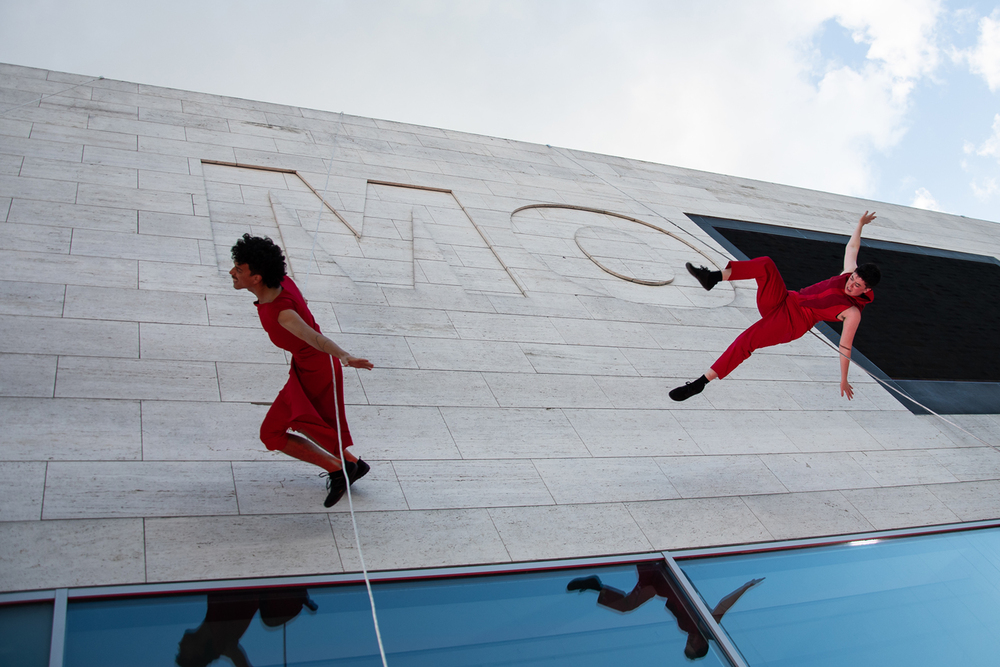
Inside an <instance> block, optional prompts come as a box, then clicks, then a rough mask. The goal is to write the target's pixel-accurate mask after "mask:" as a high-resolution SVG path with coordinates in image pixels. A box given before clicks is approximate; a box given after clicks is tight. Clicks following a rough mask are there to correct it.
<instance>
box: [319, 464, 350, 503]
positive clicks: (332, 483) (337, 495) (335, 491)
mask: <svg viewBox="0 0 1000 667" xmlns="http://www.w3.org/2000/svg"><path fill="white" fill-rule="evenodd" d="M325 474H326V490H327V491H328V493H327V494H326V500H324V501H323V507H333V506H334V505H336V504H337V501H338V500H340V499H341V498H343V497H344V493H346V492H347V478H346V477H344V471H343V470H334V471H333V472H328V473H325Z"/></svg>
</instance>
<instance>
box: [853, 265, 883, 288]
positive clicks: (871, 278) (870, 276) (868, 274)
mask: <svg viewBox="0 0 1000 667" xmlns="http://www.w3.org/2000/svg"><path fill="white" fill-rule="evenodd" d="M854 272H855V273H856V274H858V277H859V278H861V279H862V280H863V281H865V285H867V286H868V289H872V288H873V287H875V286H876V285H878V281H880V280H882V272H881V271H879V269H878V266H877V265H875V264H871V263H869V264H862V265H861V266H859V267H858V268H856V269H854Z"/></svg>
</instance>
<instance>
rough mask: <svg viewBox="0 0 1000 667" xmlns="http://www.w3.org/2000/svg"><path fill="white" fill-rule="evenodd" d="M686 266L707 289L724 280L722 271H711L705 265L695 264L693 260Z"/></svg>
mask: <svg viewBox="0 0 1000 667" xmlns="http://www.w3.org/2000/svg"><path fill="white" fill-rule="evenodd" d="M684 266H686V267H687V270H688V273H690V274H691V275H692V276H694V277H695V279H696V280H697V281H698V282H699V283H701V286H702V287H704V288H705V289H707V290H710V289H712V288H713V287H715V286H716V285H718V284H719V281H720V280H722V271H709V270H708V269H706V268H705V267H704V266H695V265H694V264H692V263H691V262H688V263H687V264H685V265H684Z"/></svg>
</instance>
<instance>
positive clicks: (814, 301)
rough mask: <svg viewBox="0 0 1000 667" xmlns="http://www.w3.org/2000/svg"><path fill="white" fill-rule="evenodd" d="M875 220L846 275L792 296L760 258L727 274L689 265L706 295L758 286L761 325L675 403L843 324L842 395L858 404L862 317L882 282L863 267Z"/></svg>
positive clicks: (857, 236) (733, 265)
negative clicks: (853, 368) (761, 354)
mask: <svg viewBox="0 0 1000 667" xmlns="http://www.w3.org/2000/svg"><path fill="white" fill-rule="evenodd" d="M874 219H875V213H874V212H873V213H869V212H868V211H865V214H864V215H862V216H861V219H860V220H859V221H858V226H857V227H856V228H855V230H854V234H852V235H851V239H850V240H849V241H848V242H847V248H846V250H845V251H844V272H843V273H841V274H840V275H838V276H834V277H832V278H828V279H827V280H824V281H822V282H819V283H816V284H815V285H811V286H809V287H806V288H805V289H802V290H799V291H798V292H791V291H789V290H788V289H787V288H786V287H785V281H784V280H783V279H782V278H781V274H780V273H778V269H777V267H776V266H775V265H774V262H773V261H771V258H770V257H758V258H756V259H751V260H748V261H745V262H729V264H727V265H726V268H725V269H723V270H722V271H709V270H708V269H706V268H705V267H694V266H692V265H691V264H688V265H687V268H688V271H690V272H691V275H693V276H694V277H695V278H697V279H698V282H700V283H701V284H702V286H703V287H704V288H705V289H709V290H710V289H712V288H713V287H715V285H716V284H718V282H719V281H720V280H756V281H757V310H758V312H760V319H759V320H757V322H755V323H754V324H753V325H751V326H750V327H749V328H748V329H746V330H745V331H744V332H743V333H742V334H740V335H739V337H737V339H736V340H734V341H733V343H732V344H731V345H730V346H729V349H727V350H726V351H725V352H724V353H723V354H722V356H721V357H719V358H718V360H716V362H715V363H714V364H712V367H711V368H710V369H709V370H708V371H707V372H706V373H705V374H704V375H702V376H701V377H700V378H698V379H697V380H694V381H692V382H688V383H687V384H685V385H684V386H682V387H677V388H676V389H673V390H671V392H670V398H672V399H673V400H675V401H685V400H687V399H689V398H691V397H692V396H694V395H695V394H699V393H701V391H702V390H703V389H704V388H705V386H706V385H707V384H708V383H709V382H711V381H712V380H715V379H717V378H724V377H726V376H727V375H729V374H730V373H731V372H732V371H733V370H734V369H735V368H736V367H737V366H739V365H740V364H741V363H743V362H744V361H745V360H746V359H747V358H748V357H749V356H750V355H751V354H752V353H753V351H754V350H759V349H760V348H762V347H769V346H771V345H779V344H781V343H787V342H789V341H793V340H795V339H797V338H801V337H802V336H804V335H805V334H806V332H807V331H809V329H811V328H812V327H813V325H815V324H816V323H817V322H832V321H835V320H840V321H841V322H843V323H844V328H843V331H842V333H841V335H840V395H841V396H847V400H851V399H853V398H854V388H853V387H851V385H850V384H849V383H848V382H847V371H848V369H849V368H850V365H851V349H852V345H853V343H854V334H855V333H857V330H858V325H859V324H860V323H861V311H862V310H864V308H865V306H867V305H868V304H869V303H871V302H872V300H873V299H874V298H875V295H874V293H873V292H872V288H874V287H875V286H876V285H877V284H878V282H879V279H880V278H881V273H880V271H879V268H878V267H877V266H875V265H874V264H863V265H862V266H860V267H859V266H858V251H859V250H860V248H861V230H862V229H863V228H864V226H865V225H867V224H868V223H870V222H871V221H872V220H874Z"/></svg>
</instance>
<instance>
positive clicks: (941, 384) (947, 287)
mask: <svg viewBox="0 0 1000 667" xmlns="http://www.w3.org/2000/svg"><path fill="white" fill-rule="evenodd" d="M690 217H691V218H692V219H693V220H694V221H695V222H697V223H698V224H699V226H701V227H702V229H705V230H706V231H707V232H708V233H709V234H711V235H712V236H713V237H714V238H716V239H717V240H718V241H719V242H720V243H722V244H723V245H724V246H726V247H727V248H728V249H729V250H730V251H732V252H733V253H734V254H735V255H737V256H740V255H742V256H743V257H747V258H749V257H760V256H763V255H767V256H769V257H771V258H772V259H773V260H774V261H775V263H776V264H777V265H778V269H779V270H780V271H781V275H782V276H783V277H784V279H785V284H786V285H787V286H788V288H789V289H793V290H796V289H801V288H803V287H806V286H808V285H812V284H813V283H816V282H819V281H820V280H824V279H826V278H829V277H830V276H833V275H836V274H838V273H840V272H841V271H842V269H843V259H844V244H846V243H847V240H848V238H849V237H848V236H847V235H844V236H837V235H834V234H823V233H818V232H808V231H804V230H797V229H789V228H783V227H775V226H770V225H762V224H755V223H745V222H739V221H732V220H721V219H717V218H709V217H706V216H697V215H691V216H690ZM851 224H853V221H845V228H850V227H851ZM876 224H877V222H876ZM858 262H859V263H861V264H863V263H866V262H874V263H875V264H878V265H879V268H880V269H881V270H882V282H881V283H880V284H879V285H878V287H877V288H876V289H875V301H874V303H872V304H871V305H870V306H868V307H867V308H866V309H865V311H864V317H863V318H862V322H861V327H860V328H859V330H858V334H857V336H856V337H855V350H856V351H858V352H859V353H861V354H862V355H864V357H866V358H867V359H868V361H869V362H871V364H873V365H874V366H876V367H877V369H878V370H880V371H881V372H882V373H884V374H885V376H887V377H888V378H891V379H892V380H896V381H898V382H899V384H898V386H899V387H902V388H904V389H905V390H906V391H907V392H908V393H910V395H911V396H913V397H914V398H917V400H919V401H920V402H922V403H925V404H927V405H928V407H930V408H931V409H933V410H935V411H943V412H951V413H961V412H998V411H1000V405H992V404H993V403H997V398H998V397H1000V391H998V390H1000V384H998V383H1000V353H998V352H997V348H996V344H995V341H996V339H997V335H998V334H997V332H998V331H1000V298H998V297H997V295H998V294H1000V263H998V262H997V260H996V259H994V258H992V257H986V256H979V255H971V254H966V253H957V252H949V251H942V250H937V249H934V248H923V247H920V246H910V245H904V244H898V243H887V242H880V241H872V240H864V239H863V240H862V248H861V252H860V253H859V255H858ZM830 326H831V328H833V329H834V330H835V331H836V332H837V333H838V334H839V333H840V324H839V323H836V324H831V325H830ZM821 329H822V327H821ZM949 383H967V384H965V385H954V384H949ZM928 392H930V393H928ZM970 392H971V393H970ZM931 394H933V396H932V395H931ZM949 394H950V395H951V397H952V398H951V399H949V398H948V395H949ZM970 395H978V396H979V397H980V398H979V400H978V401H975V400H974V401H973V402H972V403H971V404H970V403H969V401H968V397H969V396H970ZM935 397H936V398H935ZM928 401H930V403H928ZM905 403H906V401H904V404H905ZM979 403H982V405H979ZM908 407H911V409H913V406H908ZM915 411H917V410H915Z"/></svg>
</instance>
